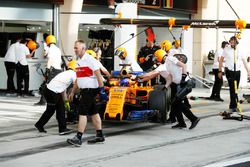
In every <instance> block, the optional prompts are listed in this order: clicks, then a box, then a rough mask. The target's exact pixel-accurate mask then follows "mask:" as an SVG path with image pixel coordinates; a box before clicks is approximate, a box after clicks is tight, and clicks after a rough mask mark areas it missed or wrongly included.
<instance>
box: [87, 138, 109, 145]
mask: <svg viewBox="0 0 250 167" xmlns="http://www.w3.org/2000/svg"><path fill="white" fill-rule="evenodd" d="M104 141H105V138H104V137H95V138H94V139H90V140H88V144H96V143H103V142H104Z"/></svg>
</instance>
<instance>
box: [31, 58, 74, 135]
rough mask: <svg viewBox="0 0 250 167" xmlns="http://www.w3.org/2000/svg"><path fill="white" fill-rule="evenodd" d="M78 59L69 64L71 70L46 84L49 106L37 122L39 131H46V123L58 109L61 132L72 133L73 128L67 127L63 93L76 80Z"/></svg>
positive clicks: (57, 117) (57, 114) (46, 97)
mask: <svg viewBox="0 0 250 167" xmlns="http://www.w3.org/2000/svg"><path fill="white" fill-rule="evenodd" d="M76 63H77V62H76V61H75V60H72V61H70V62H69V64H68V68H69V70H67V71H64V72H61V73H60V74H58V75H57V76H55V77H54V78H53V79H52V80H51V81H50V82H49V83H48V84H47V86H46V88H45V90H44V96H45V99H46V101H47V107H46V110H45V112H44V113H43V115H42V116H41V117H40V119H39V120H38V121H37V123H36V124H35V127H36V128H37V129H38V131H39V132H44V133H46V130H45V129H44V125H45V124H46V123H47V122H48V121H49V119H50V118H51V117H52V115H53V114H54V113H55V110H56V119H57V121H58V127H59V134H60V135H64V134H68V133H71V132H72V130H70V129H68V128H67V127H66V119H65V107H64V100H63V95H64V92H65V90H66V89H67V88H68V87H69V86H70V85H71V84H72V83H75V81H76V72H75V69H76Z"/></svg>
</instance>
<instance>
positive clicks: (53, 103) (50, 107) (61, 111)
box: [36, 87, 66, 132]
mask: <svg viewBox="0 0 250 167" xmlns="http://www.w3.org/2000/svg"><path fill="white" fill-rule="evenodd" d="M44 96H45V99H46V101H47V106H46V110H45V111H44V113H43V114H42V116H41V117H40V119H39V120H38V121H37V123H36V124H37V126H39V127H43V126H44V125H45V124H46V123H47V122H48V121H49V120H50V118H51V117H52V116H53V115H54V113H55V111H56V119H57V121H58V127H59V132H61V131H63V130H64V129H65V128H66V119H65V107H64V102H63V97H62V94H61V93H55V92H53V91H51V90H49V89H48V88H47V87H46V88H45V90H44Z"/></svg>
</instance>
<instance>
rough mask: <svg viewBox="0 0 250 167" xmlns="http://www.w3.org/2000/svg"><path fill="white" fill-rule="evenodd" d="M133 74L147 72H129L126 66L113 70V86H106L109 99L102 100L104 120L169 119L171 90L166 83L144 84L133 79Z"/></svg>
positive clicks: (101, 109)
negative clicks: (166, 87) (165, 85)
mask: <svg viewBox="0 0 250 167" xmlns="http://www.w3.org/2000/svg"><path fill="white" fill-rule="evenodd" d="M131 74H132V75H136V76H138V75H142V74H143V73H142V72H133V73H128V72H127V71H126V69H124V68H123V69H122V70H121V71H114V72H113V73H112V77H111V78H110V79H109V80H108V85H109V86H106V91H107V93H108V95H109V100H108V101H107V102H99V103H98V104H99V113H100V116H101V117H102V118H103V119H104V120H119V121H125V120H130V121H133V120H134V121H135V120H136V121H140V120H141V121H146V120H151V121H156V122H163V123H164V122H166V120H167V117H168V111H169V110H170V96H171V95H170V89H163V88H164V85H155V86H150V84H147V85H146V86H144V85H143V83H141V82H138V81H134V80H132V79H130V78H131ZM100 106H102V107H100Z"/></svg>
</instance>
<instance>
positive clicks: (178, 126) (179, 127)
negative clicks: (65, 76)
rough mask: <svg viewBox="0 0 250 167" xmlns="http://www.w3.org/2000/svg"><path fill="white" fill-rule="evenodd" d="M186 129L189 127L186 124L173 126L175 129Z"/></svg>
mask: <svg viewBox="0 0 250 167" xmlns="http://www.w3.org/2000/svg"><path fill="white" fill-rule="evenodd" d="M186 127H187V125H186V124H183V125H181V124H176V125H174V126H172V128H173V129H183V128H186Z"/></svg>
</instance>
